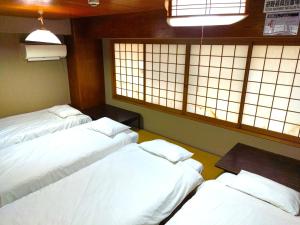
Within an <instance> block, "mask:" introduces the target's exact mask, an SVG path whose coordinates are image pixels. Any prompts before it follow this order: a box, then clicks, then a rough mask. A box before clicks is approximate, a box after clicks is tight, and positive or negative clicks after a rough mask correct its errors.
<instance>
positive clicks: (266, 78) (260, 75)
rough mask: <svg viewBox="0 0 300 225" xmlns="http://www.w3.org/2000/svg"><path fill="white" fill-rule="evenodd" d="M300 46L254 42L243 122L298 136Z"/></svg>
mask: <svg viewBox="0 0 300 225" xmlns="http://www.w3.org/2000/svg"><path fill="white" fill-rule="evenodd" d="M299 54H300V46H271V45H254V47H253V52H252V58H251V65H250V72H249V81H248V85H247V93H246V99H245V108H244V113H243V120H242V123H243V124H245V125H249V126H254V127H257V128H262V129H265V130H270V131H275V132H278V133H282V134H287V135H292V136H295V137H299V132H300V131H299V128H300V62H299Z"/></svg>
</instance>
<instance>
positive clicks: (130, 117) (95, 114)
mask: <svg viewBox="0 0 300 225" xmlns="http://www.w3.org/2000/svg"><path fill="white" fill-rule="evenodd" d="M82 113H84V114H86V115H88V116H90V117H91V118H92V119H93V120H97V119H100V118H102V117H108V118H111V119H113V120H115V121H118V122H120V123H123V124H125V125H128V126H131V127H135V128H137V129H140V128H141V119H140V114H138V113H136V112H132V111H128V110H125V109H122V108H119V107H115V106H112V105H108V104H105V105H101V106H97V107H93V108H89V109H85V110H82Z"/></svg>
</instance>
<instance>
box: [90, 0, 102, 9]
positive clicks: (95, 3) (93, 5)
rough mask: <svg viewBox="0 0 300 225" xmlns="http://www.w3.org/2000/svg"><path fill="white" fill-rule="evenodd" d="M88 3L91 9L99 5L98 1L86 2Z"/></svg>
mask: <svg viewBox="0 0 300 225" xmlns="http://www.w3.org/2000/svg"><path fill="white" fill-rule="evenodd" d="M88 3H89V5H90V6H92V7H97V6H98V5H99V4H100V2H99V0H88Z"/></svg>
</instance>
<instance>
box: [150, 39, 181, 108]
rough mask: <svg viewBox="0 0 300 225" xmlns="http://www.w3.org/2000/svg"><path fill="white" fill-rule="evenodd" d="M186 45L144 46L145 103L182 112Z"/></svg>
mask: <svg viewBox="0 0 300 225" xmlns="http://www.w3.org/2000/svg"><path fill="white" fill-rule="evenodd" d="M185 52H186V45H180V44H146V102H149V103H152V104H156V105H161V106H165V107H168V108H172V109H177V110H182V108H183V91H184V70H185Z"/></svg>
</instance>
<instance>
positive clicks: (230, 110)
mask: <svg viewBox="0 0 300 225" xmlns="http://www.w3.org/2000/svg"><path fill="white" fill-rule="evenodd" d="M247 54H248V46H247V45H202V46H200V45H192V46H191V55H190V58H191V59H193V63H192V64H190V70H189V71H190V72H189V84H188V85H189V88H188V99H187V112H189V113H194V114H199V115H202V116H208V117H213V118H216V119H220V120H226V121H229V122H233V123H237V122H238V117H239V116H238V115H239V109H240V102H241V93H242V90H243V80H244V76H245V68H246V61H247ZM198 99H201V101H198Z"/></svg>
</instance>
